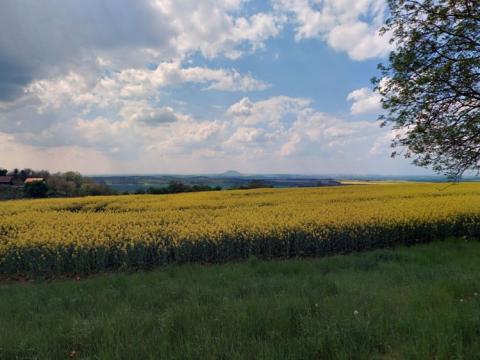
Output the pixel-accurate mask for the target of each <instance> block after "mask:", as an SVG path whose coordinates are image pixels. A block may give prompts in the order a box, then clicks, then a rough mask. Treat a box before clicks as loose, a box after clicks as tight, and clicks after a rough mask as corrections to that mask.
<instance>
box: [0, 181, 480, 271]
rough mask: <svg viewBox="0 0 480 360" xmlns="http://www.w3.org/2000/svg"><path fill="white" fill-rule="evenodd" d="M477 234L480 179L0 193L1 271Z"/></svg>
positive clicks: (132, 264) (141, 264)
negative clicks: (3, 197)
mask: <svg viewBox="0 0 480 360" xmlns="http://www.w3.org/2000/svg"><path fill="white" fill-rule="evenodd" d="M452 235H453V236H470V237H478V236H480V184H477V183H463V184H459V185H451V186H448V185H446V184H419V183H398V184H382V185H380V184H373V185H352V186H342V187H328V188H327V187H324V188H305V189H260V190H238V191H220V192H205V193H187V194H177V195H138V196H134V195H130V196H108V197H87V198H73V199H45V200H16V201H4V202H0V273H3V274H27V275H28V274H30V275H54V274H82V273H94V272H98V271H104V270H111V269H136V268H150V267H153V266H158V265H162V264H167V263H172V262H221V261H227V260H231V259H242V258H246V257H248V256H251V255H255V256H258V257H262V258H273V257H278V258H283V257H285V258H286V257H294V256H323V255H326V254H334V253H344V252H349V251H356V250H364V249H369V248H378V247H383V246H388V245H392V244H411V243H415V242H423V241H429V240H433V239H435V238H442V237H446V236H452Z"/></svg>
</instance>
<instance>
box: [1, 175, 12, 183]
mask: <svg viewBox="0 0 480 360" xmlns="http://www.w3.org/2000/svg"><path fill="white" fill-rule="evenodd" d="M0 185H13V176H0Z"/></svg>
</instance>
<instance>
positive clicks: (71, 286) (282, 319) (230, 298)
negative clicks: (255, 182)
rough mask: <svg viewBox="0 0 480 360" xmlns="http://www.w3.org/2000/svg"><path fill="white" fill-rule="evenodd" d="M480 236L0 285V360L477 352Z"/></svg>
mask: <svg viewBox="0 0 480 360" xmlns="http://www.w3.org/2000/svg"><path fill="white" fill-rule="evenodd" d="M479 258H480V242H478V241H469V242H465V241H464V240H463V239H452V240H448V241H444V242H441V241H438V242H434V243H431V244H428V245H419V246H414V247H409V248H396V249H394V250H377V251H371V252H366V253H362V254H351V255H346V256H333V257H329V258H324V259H310V260H288V261H260V260H258V259H254V258H252V259H249V260H248V261H246V262H244V263H228V264H225V265H218V266H200V265H184V266H177V265H170V266H167V267H165V268H164V269H163V271H152V272H139V273H135V274H112V275H102V276H96V277H93V278H91V279H86V280H83V279H82V280H80V281H72V280H67V281H57V280H55V281H52V282H43V281H42V282H34V283H32V284H18V283H14V284H9V285H5V284H4V285H0V294H1V296H0V324H1V326H0V359H48V360H56V359H69V358H70V359H101V360H110V359H111V360H113V359H115V360H118V359H125V360H130V359H179V360H180V359H182V360H183V359H199V360H200V359H202V360H203V359H212V360H213V359H299V360H300V359H301V360H305V359H312V360H313V359H365V360H370V359H391V360H403V359H409V360H416V359H418V360H425V359H439V360H441V359H445V360H450V359H478V357H479V354H480V341H479V337H480V333H479V329H480V261H478V259H479Z"/></svg>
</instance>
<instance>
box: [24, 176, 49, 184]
mask: <svg viewBox="0 0 480 360" xmlns="http://www.w3.org/2000/svg"><path fill="white" fill-rule="evenodd" d="M36 182H41V183H44V182H45V179H44V178H40V177H39V178H26V179H25V182H24V183H25V184H31V183H36Z"/></svg>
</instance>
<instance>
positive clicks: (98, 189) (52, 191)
mask: <svg viewBox="0 0 480 360" xmlns="http://www.w3.org/2000/svg"><path fill="white" fill-rule="evenodd" d="M0 176H11V177H12V184H11V186H7V185H3V186H0V199H2V198H3V199H13V198H46V197H79V196H97V195H129V194H132V193H131V192H128V191H125V192H119V191H116V190H114V189H112V188H111V187H109V186H108V185H107V184H105V183H103V182H101V181H95V180H94V179H92V178H89V177H86V176H83V175H81V174H80V173H78V172H75V171H67V172H65V173H60V172H59V173H54V174H51V173H50V172H49V171H47V170H32V169H22V170H19V169H14V170H11V171H8V170H6V169H1V168H0ZM29 178H30V179H31V178H35V179H36V180H37V181H33V182H29V183H25V180H27V179H29ZM271 187H273V185H271V184H269V183H267V182H266V181H264V180H251V181H249V182H248V183H247V184H246V185H241V186H236V187H230V188H228V189H229V190H242V189H243V190H247V189H257V188H271ZM222 189H223V188H222V187H221V186H219V185H217V186H210V185H188V184H185V183H183V182H181V181H176V180H172V181H170V182H169V183H168V185H167V186H158V187H154V186H151V187H148V188H138V189H137V190H135V191H134V192H133V194H153V195H161V194H179V193H185V192H200V191H220V190H222Z"/></svg>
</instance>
